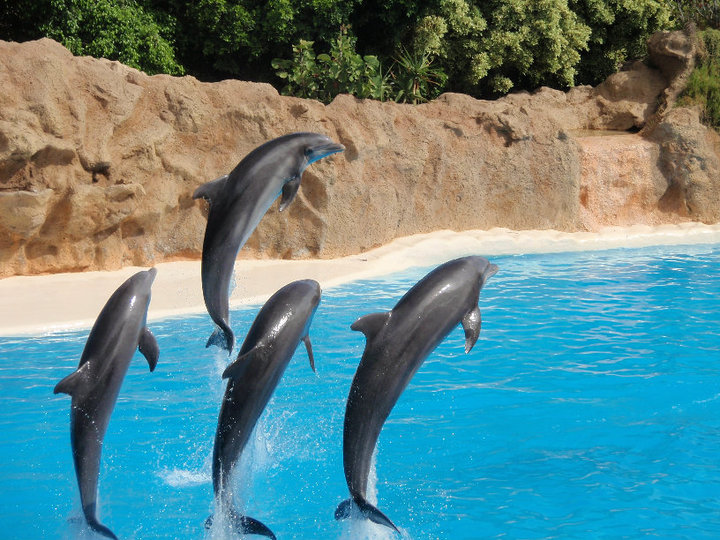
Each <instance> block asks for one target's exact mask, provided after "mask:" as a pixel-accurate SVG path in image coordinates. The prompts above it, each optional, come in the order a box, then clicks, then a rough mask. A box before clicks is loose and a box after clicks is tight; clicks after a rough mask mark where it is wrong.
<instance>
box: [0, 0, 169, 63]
mask: <svg viewBox="0 0 720 540" xmlns="http://www.w3.org/2000/svg"><path fill="white" fill-rule="evenodd" d="M10 4H12V3H10ZM27 4H28V5H27V6H26V7H27V8H28V9H27V11H25V12H22V11H21V10H19V9H18V10H15V11H14V19H15V21H16V24H19V27H18V28H17V30H15V31H9V33H10V36H9V37H14V36H13V32H18V33H19V34H20V36H21V37H25V38H26V39H32V38H37V37H42V36H46V37H50V38H53V39H55V40H56V41H59V42H60V43H62V44H63V45H65V46H66V47H67V48H68V49H69V50H70V51H71V52H72V53H73V54H76V55H90V56H96V57H104V58H110V59H112V60H119V61H121V62H123V63H125V64H127V65H129V66H132V67H135V68H138V69H142V70H144V71H147V72H148V73H171V74H177V75H179V74H182V73H183V67H182V66H181V65H180V64H179V63H178V62H177V61H176V60H175V53H174V50H173V46H172V44H171V42H170V41H169V39H168V38H169V37H170V36H171V35H172V33H173V29H174V20H173V19H172V18H171V17H170V16H168V15H164V16H163V17H162V23H163V24H162V25H161V24H160V23H159V22H158V18H159V17H158V16H157V14H155V13H153V12H152V11H151V10H148V9H146V8H145V7H143V6H142V5H141V4H139V3H137V2H136V1H134V0H124V1H112V0H43V1H39V2H37V3H34V2H29V3H27ZM6 9H8V10H11V9H12V5H10V6H8V7H7V8H6ZM31 21H32V23H31ZM23 23H24V24H23Z"/></svg>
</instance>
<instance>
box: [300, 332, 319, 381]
mask: <svg viewBox="0 0 720 540" xmlns="http://www.w3.org/2000/svg"><path fill="white" fill-rule="evenodd" d="M302 340H303V341H304V342H305V349H307V353H308V358H309V359H310V367H311V368H312V370H313V373H317V371H315V358H313V352H312V344H311V343H310V334H305V337H304V338H302Z"/></svg>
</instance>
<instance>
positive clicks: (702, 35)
mask: <svg viewBox="0 0 720 540" xmlns="http://www.w3.org/2000/svg"><path fill="white" fill-rule="evenodd" d="M698 39H699V45H700V47H699V54H698V59H697V63H696V65H695V69H694V70H693V71H692V73H690V76H689V77H688V82H687V85H686V87H685V90H684V91H683V94H682V95H681V96H680V99H679V100H678V104H679V105H691V106H692V105H697V106H699V107H700V109H701V110H702V113H703V119H704V121H705V122H706V123H707V124H709V125H711V126H713V127H714V128H715V129H720V30H715V29H711V28H708V29H706V30H704V31H702V32H698Z"/></svg>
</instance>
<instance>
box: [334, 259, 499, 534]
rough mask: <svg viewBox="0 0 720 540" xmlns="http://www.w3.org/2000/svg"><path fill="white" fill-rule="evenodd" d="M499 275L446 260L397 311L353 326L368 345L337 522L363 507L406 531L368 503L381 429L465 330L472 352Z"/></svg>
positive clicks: (348, 412)
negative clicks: (442, 349)
mask: <svg viewBox="0 0 720 540" xmlns="http://www.w3.org/2000/svg"><path fill="white" fill-rule="evenodd" d="M497 270H498V268H497V266H495V265H494V264H492V263H490V262H489V261H488V260H487V259H485V258H483V257H475V256H472V257H463V258H460V259H455V260H452V261H449V262H446V263H445V264H442V265H440V266H439V267H437V268H436V269H435V270H433V271H432V272H430V273H429V274H428V275H426V276H425V277H424V278H423V279H422V280H420V281H419V282H418V283H417V284H415V285H414V286H413V287H412V288H411V289H410V290H409V291H408V292H407V293H405V295H404V296H403V297H402V298H401V299H400V301H399V302H398V303H397V305H396V306H395V307H394V308H393V309H392V310H390V311H387V312H381V313H371V314H369V315H365V316H364V317H360V318H359V319H358V320H357V321H355V322H354V323H353V325H352V326H351V328H352V329H353V330H359V331H361V332H363V333H364V334H365V338H366V344H365V351H364V352H363V355H362V359H361V360H360V365H359V366H358V369H357V371H356V372H355V377H354V378H353V381H352V385H351V387H350V394H349V395H348V400H347V406H346V408H345V425H344V431H343V468H344V471H345V480H346V481H347V485H348V488H349V490H350V496H351V498H350V499H347V500H345V501H343V502H341V503H340V505H339V506H338V507H337V510H336V511H335V519H345V518H348V517H350V516H351V511H352V509H353V507H356V508H357V509H359V511H360V513H361V514H362V515H363V516H364V517H366V518H367V519H370V520H371V521H374V522H375V523H379V524H381V525H385V526H387V527H390V528H391V529H394V530H395V531H397V532H399V531H398V529H397V527H396V526H395V524H394V523H393V522H392V521H390V519H389V518H388V517H387V516H386V515H385V514H384V513H383V512H381V511H380V510H379V509H378V508H376V507H375V506H374V505H372V504H371V503H369V502H368V501H367V499H366V491H367V484H368V474H369V472H370V464H371V459H372V454H373V450H374V449H375V445H376V443H377V440H378V437H379V436H380V431H381V430H382V427H383V425H384V424H385V420H386V419H387V417H388V415H389V414H390V411H391V410H392V408H393V407H394V406H395V403H396V402H397V400H398V398H399V397H400V394H402V392H403V390H405V387H406V386H407V385H408V383H409V382H410V379H411V378H412V376H413V375H414V374H415V372H416V371H417V370H418V368H419V367H420V365H421V364H422V363H423V361H424V360H425V358H427V356H428V355H429V354H430V353H431V352H432V351H433V350H434V349H435V347H437V346H438V345H439V344H440V342H441V341H443V340H444V339H445V337H446V336H447V335H448V334H449V333H450V331H451V330H452V329H453V328H455V327H456V326H457V325H458V324H462V326H463V329H464V330H465V352H466V353H468V352H470V350H471V349H472V348H473V346H474V345H475V342H476V341H477V339H478V336H479V334H480V323H481V318H480V310H479V309H478V298H479V295H480V289H482V287H483V285H484V284H485V282H486V281H487V280H488V278H490V277H491V276H492V275H494V274H495V273H496V272H497Z"/></svg>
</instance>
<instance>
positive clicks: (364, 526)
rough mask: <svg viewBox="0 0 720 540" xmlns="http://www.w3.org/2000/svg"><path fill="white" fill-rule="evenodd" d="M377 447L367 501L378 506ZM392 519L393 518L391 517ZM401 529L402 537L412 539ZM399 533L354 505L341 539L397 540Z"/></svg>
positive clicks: (367, 491) (369, 478) (373, 458)
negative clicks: (361, 511)
mask: <svg viewBox="0 0 720 540" xmlns="http://www.w3.org/2000/svg"><path fill="white" fill-rule="evenodd" d="M376 464H377V448H376V449H375V451H374V452H373V456H372V460H371V461H370V472H369V473H368V485H367V490H366V493H365V495H366V498H367V501H368V502H369V503H370V504H372V505H374V506H376V507H377V505H378V488H377V480H378V478H377V467H376ZM391 519H392V518H391ZM398 528H399V529H400V534H401V536H400V537H401V538H404V539H407V540H410V539H411V537H410V535H409V534H408V533H407V531H405V530H404V529H402V528H401V527H398ZM397 538H398V535H397V534H396V533H395V531H393V530H392V529H389V528H388V527H386V526H385V525H380V524H379V523H375V522H373V521H370V520H369V519H367V518H365V517H364V516H363V515H362V514H361V513H360V511H359V510H358V508H357V507H356V506H355V505H353V506H352V510H351V512H350V517H349V518H348V519H347V521H346V523H345V526H344V527H343V530H342V532H341V533H340V536H339V540H397Z"/></svg>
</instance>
